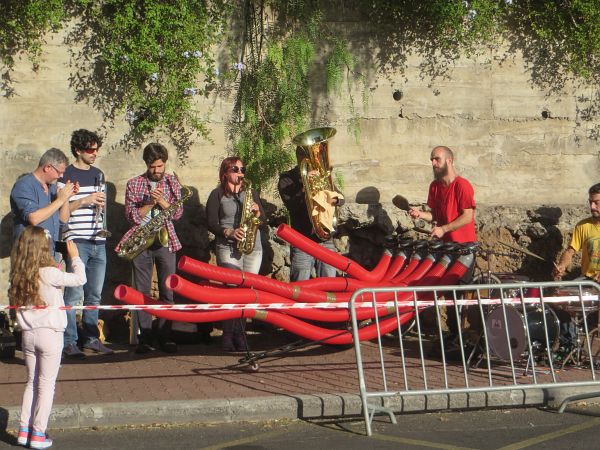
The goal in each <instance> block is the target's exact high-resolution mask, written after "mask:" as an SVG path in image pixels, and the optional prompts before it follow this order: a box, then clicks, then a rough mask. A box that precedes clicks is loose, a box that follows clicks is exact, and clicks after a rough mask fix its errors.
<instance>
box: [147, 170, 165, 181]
mask: <svg viewBox="0 0 600 450" xmlns="http://www.w3.org/2000/svg"><path fill="white" fill-rule="evenodd" d="M164 176H165V173H164V172H161V173H150V172H148V179H149V180H151V181H160V180H162V179H163V177H164Z"/></svg>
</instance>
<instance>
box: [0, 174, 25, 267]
mask: <svg viewBox="0 0 600 450" xmlns="http://www.w3.org/2000/svg"><path fill="white" fill-rule="evenodd" d="M28 174H29V172H27V173H22V174H21V175H19V176H18V177H17V178H15V183H16V182H17V181H18V180H20V179H21V178H23V177H24V176H25V175H28ZM13 185H14V183H13ZM14 229H15V224H14V214H13V213H12V212H9V213H8V214H6V215H5V216H4V217H3V218H2V221H1V222H0V259H4V258H10V250H11V248H12V243H13V232H14Z"/></svg>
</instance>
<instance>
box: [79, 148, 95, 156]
mask: <svg viewBox="0 0 600 450" xmlns="http://www.w3.org/2000/svg"><path fill="white" fill-rule="evenodd" d="M81 151H83V152H86V153H87V154H88V155H91V154H92V153H95V152H99V151H100V149H99V148H98V147H93V148H92V147H88V148H83V149H81Z"/></svg>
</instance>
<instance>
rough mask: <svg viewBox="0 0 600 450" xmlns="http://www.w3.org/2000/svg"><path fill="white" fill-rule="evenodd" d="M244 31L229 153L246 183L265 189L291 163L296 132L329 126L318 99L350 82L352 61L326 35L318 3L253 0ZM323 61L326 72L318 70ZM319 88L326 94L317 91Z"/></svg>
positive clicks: (247, 8) (341, 45)
mask: <svg viewBox="0 0 600 450" xmlns="http://www.w3.org/2000/svg"><path fill="white" fill-rule="evenodd" d="M241 30H242V36H241V39H240V38H239V37H238V36H234V38H236V39H238V42H242V45H241V46H239V52H240V55H241V57H240V58H239V62H238V63H237V65H236V67H237V69H238V72H239V85H238V86H237V90H236V99H235V108H234V111H233V115H232V118H231V120H230V122H229V124H228V133H229V136H230V138H231V141H232V150H231V152H232V153H234V154H237V155H239V156H240V157H241V158H242V159H243V160H244V161H245V162H246V164H247V165H248V167H249V174H248V176H249V178H250V179H251V180H252V181H253V182H254V183H255V185H256V186H257V188H258V189H261V188H263V187H264V186H265V185H266V184H267V182H268V181H269V180H271V179H273V177H275V176H276V175H277V174H278V173H279V172H281V171H282V170H283V169H285V168H287V167H289V166H290V165H291V164H293V162H294V160H295V152H294V151H293V150H294V149H293V148H292V147H291V140H292V138H293V137H294V136H295V135H296V134H298V133H300V132H303V131H306V130H307V129H308V127H309V126H324V125H328V124H327V123H322V119H320V118H318V117H317V118H316V119H315V114H318V113H319V112H315V107H314V104H313V100H314V98H315V97H319V98H320V97H326V96H328V95H330V94H331V93H339V92H340V86H341V85H342V81H343V80H344V78H346V77H349V78H350V79H351V78H352V76H353V74H352V73H351V70H352V68H353V65H354V59H353V57H352V55H351V54H350V53H349V51H348V49H347V46H346V45H345V44H344V42H342V40H341V39H339V38H336V37H335V36H332V35H331V34H330V33H328V32H327V30H326V28H325V26H324V23H323V16H322V13H321V11H320V8H319V5H318V2H314V1H296V2H287V1H266V0H265V1H250V0H248V1H246V2H245V6H244V10H243V15H242V27H241ZM232 46H233V47H235V45H234V44H232ZM321 59H325V61H326V62H325V70H319V69H320V67H319V64H320V60H321ZM319 86H324V89H322V90H321V91H319V92H315V91H318V90H319ZM348 92H349V94H348V95H350V96H351V95H352V94H351V91H350V89H349V90H348ZM320 112H321V113H323V115H325V111H320ZM311 121H312V122H313V123H311Z"/></svg>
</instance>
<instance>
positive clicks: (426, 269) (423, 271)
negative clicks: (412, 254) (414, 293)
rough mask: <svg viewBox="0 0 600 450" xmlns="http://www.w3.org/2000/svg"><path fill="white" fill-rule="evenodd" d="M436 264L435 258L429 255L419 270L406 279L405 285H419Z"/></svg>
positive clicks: (418, 267)
mask: <svg viewBox="0 0 600 450" xmlns="http://www.w3.org/2000/svg"><path fill="white" fill-rule="evenodd" d="M434 264H435V257H434V256H433V255H427V257H426V258H424V259H423V260H422V261H421V263H420V264H419V265H418V266H417V268H416V269H415V270H414V271H413V272H412V273H411V274H410V275H408V276H407V277H406V278H405V279H404V283H405V284H407V285H409V286H410V285H413V284H415V283H417V282H418V281H419V280H420V279H421V278H423V277H424V276H425V274H426V273H427V272H429V270H430V269H431V268H432V267H433V265H434Z"/></svg>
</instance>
